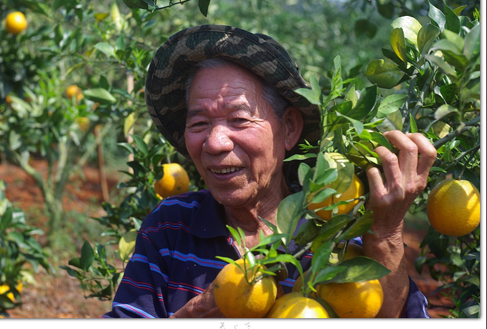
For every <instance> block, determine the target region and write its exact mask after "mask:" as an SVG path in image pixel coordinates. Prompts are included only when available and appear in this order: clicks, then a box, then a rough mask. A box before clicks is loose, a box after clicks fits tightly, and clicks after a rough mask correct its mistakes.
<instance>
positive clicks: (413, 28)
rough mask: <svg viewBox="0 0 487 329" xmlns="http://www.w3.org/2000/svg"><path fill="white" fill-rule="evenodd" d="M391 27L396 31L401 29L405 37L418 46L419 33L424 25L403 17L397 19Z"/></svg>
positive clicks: (413, 19) (414, 19)
mask: <svg viewBox="0 0 487 329" xmlns="http://www.w3.org/2000/svg"><path fill="white" fill-rule="evenodd" d="M391 26H392V27H393V28H394V29H397V28H401V29H403V31H404V37H405V38H406V39H407V40H408V41H409V42H411V43H412V44H413V45H417V44H418V33H419V31H420V30H421V28H422V25H421V23H420V22H418V20H417V19H416V18H414V17H411V16H401V17H398V18H396V19H395V20H394V21H393V22H392V23H391Z"/></svg>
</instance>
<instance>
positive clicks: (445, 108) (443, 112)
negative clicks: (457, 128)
mask: <svg viewBox="0 0 487 329" xmlns="http://www.w3.org/2000/svg"><path fill="white" fill-rule="evenodd" d="M452 113H458V110H457V109H456V108H455V107H453V106H451V105H450V104H443V105H441V106H440V107H439V108H438V109H436V111H435V119H436V120H439V119H441V118H444V117H446V116H447V115H450V114H452Z"/></svg>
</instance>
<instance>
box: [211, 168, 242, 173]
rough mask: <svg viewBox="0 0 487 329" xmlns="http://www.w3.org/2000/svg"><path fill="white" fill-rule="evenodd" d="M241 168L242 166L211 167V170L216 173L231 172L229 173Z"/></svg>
mask: <svg viewBox="0 0 487 329" xmlns="http://www.w3.org/2000/svg"><path fill="white" fill-rule="evenodd" d="M239 169H240V167H230V168H222V169H210V170H211V172H213V173H215V174H229V173H232V172H235V171H237V170H239Z"/></svg>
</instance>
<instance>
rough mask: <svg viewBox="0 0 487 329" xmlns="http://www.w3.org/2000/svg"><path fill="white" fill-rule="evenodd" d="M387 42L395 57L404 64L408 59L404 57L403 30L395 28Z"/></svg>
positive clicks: (404, 42)
mask: <svg viewBox="0 0 487 329" xmlns="http://www.w3.org/2000/svg"><path fill="white" fill-rule="evenodd" d="M389 42H390V44H391V47H392V49H393V50H394V52H395V53H396V55H397V57H399V58H400V59H401V60H402V61H403V62H404V63H406V62H407V60H408V58H407V56H406V41H405V39H404V32H403V29H401V28H396V29H394V30H392V32H391V35H390V36H389Z"/></svg>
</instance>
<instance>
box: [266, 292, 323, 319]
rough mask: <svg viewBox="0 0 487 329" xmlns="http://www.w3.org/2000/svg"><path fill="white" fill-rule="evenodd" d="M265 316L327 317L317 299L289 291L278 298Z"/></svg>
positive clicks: (292, 317) (288, 317)
mask: <svg viewBox="0 0 487 329" xmlns="http://www.w3.org/2000/svg"><path fill="white" fill-rule="evenodd" d="M265 317H266V318H279V319H283V318H286V319H298V318H299V319H303V318H329V316H328V313H327V312H326V310H325V308H324V307H323V306H321V304H320V303H319V302H318V301H316V300H314V299H312V298H309V297H306V296H304V295H303V294H302V293H299V292H291V293H289V294H285V295H284V296H282V297H280V298H278V299H277V300H276V301H275V303H274V304H273V305H272V308H271V309H270V311H269V313H267V315H266V316H265Z"/></svg>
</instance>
